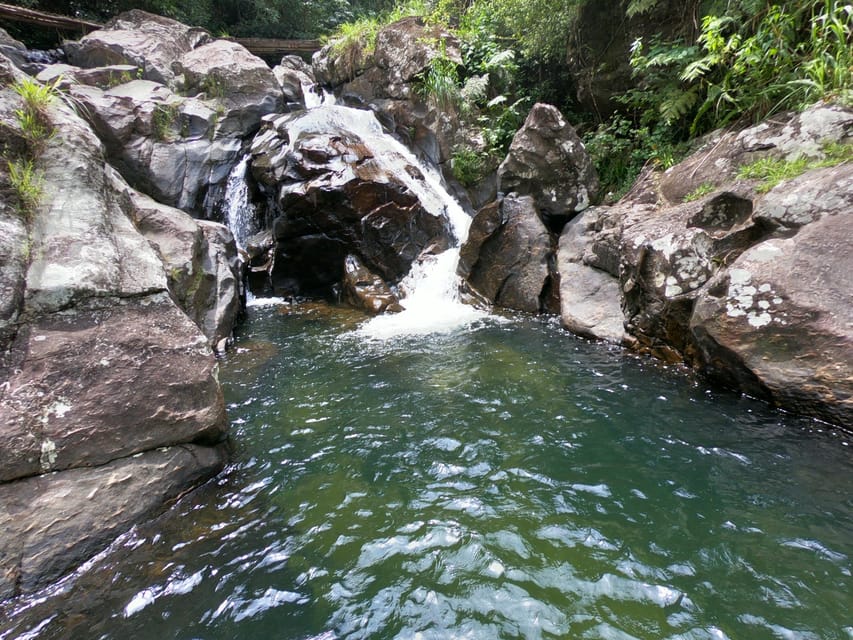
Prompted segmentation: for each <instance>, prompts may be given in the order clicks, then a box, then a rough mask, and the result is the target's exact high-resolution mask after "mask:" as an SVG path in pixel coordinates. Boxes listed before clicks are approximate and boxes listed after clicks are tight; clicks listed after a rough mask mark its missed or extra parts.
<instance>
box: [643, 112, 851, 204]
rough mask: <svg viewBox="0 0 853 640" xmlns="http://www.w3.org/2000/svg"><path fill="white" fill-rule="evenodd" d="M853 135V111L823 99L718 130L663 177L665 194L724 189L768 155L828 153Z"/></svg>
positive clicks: (673, 198) (679, 197)
mask: <svg viewBox="0 0 853 640" xmlns="http://www.w3.org/2000/svg"><path fill="white" fill-rule="evenodd" d="M850 136H853V110H851V109H847V108H844V107H842V106H840V105H833V104H824V103H818V104H816V105H814V106H813V107H811V108H809V109H806V110H805V111H803V112H802V113H799V114H787V116H784V115H783V116H776V117H773V118H770V119H768V120H767V121H765V122H762V123H760V124H758V125H756V126H754V127H749V128H748V129H743V130H741V131H728V132H717V133H715V134H713V135H711V136H710V137H709V139H708V141H707V142H706V144H705V145H704V146H703V147H702V148H700V149H699V150H698V151H696V152H695V153H693V154H692V155H691V156H690V157H689V158H687V159H686V160H684V161H683V162H681V163H679V164H678V165H676V166H675V167H672V168H671V169H669V170H668V171H666V172H665V173H664V174H663V175H662V176H661V178H660V187H659V189H660V195H661V197H662V198H664V199H665V200H666V201H668V202H670V203H674V204H677V203H680V202H682V201H683V200H684V198H685V197H686V196H687V195H688V194H691V193H693V192H695V191H696V189H697V188H698V187H700V186H702V185H713V186H715V187H721V186H723V185H724V184H725V183H727V182H729V181H732V180H733V179H734V178H735V175H736V173H737V171H738V169H739V168H740V167H741V166H743V165H746V164H750V163H752V162H755V161H756V160H761V159H763V158H775V159H782V160H795V159H797V158H800V157H809V158H820V157H823V150H822V146H823V145H824V144H825V143H826V142H831V141H842V140H845V139H847V138H849V137H850Z"/></svg>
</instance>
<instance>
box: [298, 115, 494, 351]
mask: <svg viewBox="0 0 853 640" xmlns="http://www.w3.org/2000/svg"><path fill="white" fill-rule="evenodd" d="M330 130H339V131H341V132H347V133H349V134H350V135H355V136H358V137H359V138H360V139H361V140H362V142H364V143H365V145H366V146H367V147H369V148H370V150H371V152H372V153H373V154H374V161H375V162H376V163H377V164H379V165H380V166H382V167H383V168H384V169H385V170H386V171H388V172H389V173H391V174H393V175H394V176H395V177H397V178H398V179H400V180H401V181H402V182H403V183H404V184H405V185H406V186H407V187H408V188H409V189H410V190H411V191H412V193H414V194H415V195H416V196H417V197H418V199H419V200H420V202H421V205H422V206H423V207H424V209H426V210H427V211H428V212H429V213H431V214H432V215H434V216H438V217H444V218H446V219H447V221H448V223H449V224H450V228H451V230H452V232H453V235H454V236H455V238H456V242H457V246H456V247H455V248H453V249H450V250H448V251H445V252H444V253H442V254H440V255H438V256H429V257H426V258H425V259H423V260H422V261H420V262H418V263H416V264H415V265H413V267H412V270H411V271H410V273H409V274H408V275H407V276H406V278H405V279H404V280H403V282H402V283H401V284H400V291H401V293H402V294H403V296H404V297H403V298H402V299H401V300H400V304H401V306H402V307H403V309H404V310H403V311H402V312H401V313H398V314H393V315H383V316H379V317H377V318H374V319H372V320H370V321H368V322H366V323H365V324H364V325H362V326H361V327H360V328H359V329H358V330H357V332H356V334H357V335H358V336H359V337H361V338H366V339H375V340H388V339H391V338H394V337H398V336H410V335H427V334H430V333H449V332H452V331H454V330H456V329H459V328H463V327H466V326H469V325H471V324H472V323H474V322H477V321H478V320H482V319H484V318H487V317H488V314H486V313H485V312H483V311H480V310H477V309H475V308H473V307H471V306H469V305H466V304H464V303H463V302H462V301H461V300H460V298H459V286H458V278H457V276H456V265H457V262H458V260H459V248H458V245H460V244H461V243H463V242H464V241H465V240H466V239H467V237H468V230H469V228H470V226H471V218H470V217H469V216H468V214H466V213H465V211H464V210H463V209H462V207H461V206H460V205H459V203H458V202H456V200H455V199H454V198H453V197H452V196H451V195H450V194H449V193H447V191H446V190H445V189H444V186H443V185H442V182H441V177H440V176H439V174H438V172H437V171H435V170H434V169H433V168H431V167H428V166H426V165H425V164H423V163H422V162H420V161H419V160H418V158H417V157H416V156H415V154H414V153H412V152H411V151H410V150H409V149H408V148H407V147H406V146H405V145H403V144H402V143H401V142H399V141H398V140H396V139H394V138H393V137H391V136H389V135H388V134H386V133H385V132H384V131H383V130H382V126H381V125H380V124H379V121H378V120H376V117H375V116H374V114H373V113H372V112H370V111H364V110H359V109H352V108H349V107H342V106H338V105H329V106H320V107H317V108H315V109H312V110H311V111H310V112H308V113H307V114H305V115H304V116H302V117H300V118H298V119H297V120H295V121H294V122H293V123H291V125H290V127H289V134H290V139H291V141H292V143H293V142H295V141H298V140H299V139H300V138H302V137H304V136H306V135H311V134H315V133H327V132H329V131H330ZM411 167H415V168H416V169H417V171H411V170H410V169H411Z"/></svg>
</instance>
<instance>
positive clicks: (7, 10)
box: [0, 3, 103, 33]
mask: <svg viewBox="0 0 853 640" xmlns="http://www.w3.org/2000/svg"><path fill="white" fill-rule="evenodd" d="M0 19H6V20H11V21H13V22H23V23H25V24H32V25H36V26H39V27H46V28H49V29H57V30H59V31H78V32H79V31H82V32H83V33H89V32H90V31H95V30H96V29H100V28H101V27H102V26H103V25H100V24H98V23H97V22H90V21H88V20H81V19H80V18H69V17H67V16H60V15H57V14H55V13H47V12H46V11H36V10H34V9H27V8H25V7H16V6H14V5H11V4H2V3H0Z"/></svg>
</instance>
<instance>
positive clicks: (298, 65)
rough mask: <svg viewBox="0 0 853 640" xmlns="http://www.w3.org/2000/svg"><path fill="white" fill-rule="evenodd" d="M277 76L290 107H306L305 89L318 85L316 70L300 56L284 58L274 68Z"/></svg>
mask: <svg viewBox="0 0 853 640" xmlns="http://www.w3.org/2000/svg"><path fill="white" fill-rule="evenodd" d="M272 73H273V76H275V79H276V81H277V82H278V84H279V86H280V87H281V90H282V92H283V94H284V101H285V103H286V104H288V105H298V106H301V107H304V106H305V95H304V89H303V87H311V86H313V85H314V84H315V83H316V80H315V79H314V70H313V69H312V68H311V66H310V65H309V64H308V63H306V62H305V61H304V60H303V59H302V58H300V57H299V56H284V57H283V58H282V59H281V62H280V63H279V64H277V65H276V66H275V67H273V70H272Z"/></svg>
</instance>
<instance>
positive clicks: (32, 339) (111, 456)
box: [0, 293, 227, 482]
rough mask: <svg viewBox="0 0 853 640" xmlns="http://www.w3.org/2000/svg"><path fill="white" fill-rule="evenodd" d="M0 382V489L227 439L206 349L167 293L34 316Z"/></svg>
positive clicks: (102, 301)
mask: <svg viewBox="0 0 853 640" xmlns="http://www.w3.org/2000/svg"><path fill="white" fill-rule="evenodd" d="M0 378H2V384H3V385H5V388H6V390H7V391H6V393H5V397H4V399H3V403H2V408H0V437H2V440H3V442H4V443H5V444H4V446H3V448H2V450H0V481H5V482H7V481H9V480H14V479H16V478H21V477H26V476H30V475H36V474H39V473H45V472H48V471H56V470H62V469H68V468H72V467H81V466H96V465H101V464H105V463H107V462H109V461H111V460H115V459H117V458H121V457H126V456H129V455H132V454H135V453H139V452H142V451H148V450H150V449H155V448H158V447H163V446H171V445H175V444H181V443H185V442H208V443H212V442H217V441H218V440H220V439H222V438H223V437H224V436H225V433H226V431H227V422H226V420H225V405H224V403H223V400H222V392H221V391H220V389H219V385H218V383H217V381H216V361H215V360H214V358H213V357H212V354H211V351H210V348H209V347H208V344H207V339H206V338H205V337H204V336H203V335H202V334H201V332H200V331H199V330H198V327H196V325H195V324H193V323H192V321H190V319H189V318H187V316H186V315H185V314H184V313H183V312H182V311H181V310H180V309H178V308H177V306H176V305H175V304H174V303H173V302H172V300H171V298H170V297H169V295H168V294H167V293H160V294H155V295H149V296H145V297H140V298H127V299H123V298H103V299H98V298H94V299H91V300H90V301H89V302H88V303H77V304H76V305H75V306H74V307H73V308H71V309H67V310H64V311H61V312H57V313H50V314H45V315H42V316H39V318H38V319H36V320H33V321H31V322H30V323H29V324H28V325H27V326H26V328H22V329H20V330H19V331H18V333H17V335H16V337H15V339H14V341H13V342H12V345H11V348H10V351H9V352H8V353H7V354H6V355H5V357H4V359H3V363H2V369H0Z"/></svg>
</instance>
